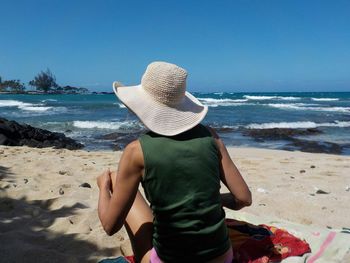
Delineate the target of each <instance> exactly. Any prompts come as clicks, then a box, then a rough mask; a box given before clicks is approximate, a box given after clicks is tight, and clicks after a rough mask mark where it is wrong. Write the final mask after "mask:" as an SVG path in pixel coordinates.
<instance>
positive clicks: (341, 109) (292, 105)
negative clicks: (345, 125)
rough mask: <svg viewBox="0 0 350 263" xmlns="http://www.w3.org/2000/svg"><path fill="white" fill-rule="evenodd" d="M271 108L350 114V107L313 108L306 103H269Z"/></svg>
mask: <svg viewBox="0 0 350 263" xmlns="http://www.w3.org/2000/svg"><path fill="white" fill-rule="evenodd" d="M267 105H268V106H270V107H274V108H279V109H292V110H312V111H331V112H345V113H350V107H312V106H311V105H315V104H305V103H284V104H283V103H269V104H267ZM305 106H309V107H305Z"/></svg>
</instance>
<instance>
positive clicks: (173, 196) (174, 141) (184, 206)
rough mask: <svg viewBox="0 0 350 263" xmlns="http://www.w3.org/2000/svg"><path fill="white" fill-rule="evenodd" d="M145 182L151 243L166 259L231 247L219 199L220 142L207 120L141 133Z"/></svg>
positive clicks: (203, 257)
mask: <svg viewBox="0 0 350 263" xmlns="http://www.w3.org/2000/svg"><path fill="white" fill-rule="evenodd" d="M139 140H140V143H141V147H142V151H143V156H144V162H145V172H144V176H143V179H142V186H143V188H144V191H145V195H146V198H147V200H148V201H149V202H150V206H151V209H152V211H153V215H154V221H153V225H154V231H153V246H154V248H155V250H156V251H157V254H158V256H159V257H160V258H161V259H162V260H163V261H164V262H167V263H168V262H206V261H208V260H211V259H213V258H215V257H218V256H220V255H222V254H223V253H225V252H226V251H227V250H228V249H229V247H230V245H231V244H230V241H229V236H228V231H227V228H226V225H225V222H224V220H225V213H224V210H223V209H222V207H221V202H220V192H219V190H220V168H219V155H218V149H217V146H216V142H215V140H214V139H213V137H212V136H211V133H210V132H209V131H208V130H207V128H205V127H204V126H203V125H197V126H196V127H194V128H192V129H191V130H189V131H187V132H184V133H182V134H179V135H176V136H172V137H166V136H162V135H158V134H155V133H152V132H149V133H147V134H145V135H142V136H141V137H140V139H139Z"/></svg>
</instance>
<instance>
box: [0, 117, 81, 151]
mask: <svg viewBox="0 0 350 263" xmlns="http://www.w3.org/2000/svg"><path fill="white" fill-rule="evenodd" d="M0 145H7V146H23V145H26V146H29V147H36V148H44V147H53V148H55V149H60V148H66V149H69V150H76V149H81V148H83V147H84V145H82V144H80V143H78V142H76V141H75V140H73V139H71V138H68V137H66V136H65V135H64V134H63V133H57V132H50V131H47V130H43V129H39V128H35V127H32V126H30V125H27V124H19V123H17V122H15V121H9V120H7V119H4V118H0Z"/></svg>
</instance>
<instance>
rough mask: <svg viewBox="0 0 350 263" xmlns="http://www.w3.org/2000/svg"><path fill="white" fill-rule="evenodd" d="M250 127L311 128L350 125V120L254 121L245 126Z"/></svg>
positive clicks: (344, 126)
mask: <svg viewBox="0 0 350 263" xmlns="http://www.w3.org/2000/svg"><path fill="white" fill-rule="evenodd" d="M245 127H246V128H248V129H273V128H293V129H301V128H304V129H309V128H317V127H341V128H346V127H350V121H334V122H324V123H316V122H312V121H297V122H268V123H261V124H259V123H252V124H249V125H246V126H245Z"/></svg>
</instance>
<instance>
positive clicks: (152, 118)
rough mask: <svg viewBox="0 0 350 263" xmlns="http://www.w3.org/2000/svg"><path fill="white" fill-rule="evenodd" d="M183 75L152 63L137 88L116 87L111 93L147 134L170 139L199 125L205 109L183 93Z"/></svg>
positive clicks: (180, 70)
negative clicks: (132, 114) (150, 133)
mask: <svg viewBox="0 0 350 263" xmlns="http://www.w3.org/2000/svg"><path fill="white" fill-rule="evenodd" d="M186 78H187V72H186V70H184V69H183V68H180V67H178V66H176V65H174V64H170V63H166V62H153V63H151V64H149V65H148V67H147V69H146V71H145V73H144V74H143V76H142V80H141V84H140V85H137V86H129V87H126V86H124V87H123V86H122V87H121V86H120V84H119V83H118V82H114V83H113V90H114V92H115V94H116V95H117V97H118V98H119V99H120V101H121V102H123V103H124V104H125V105H126V106H127V107H128V108H129V109H130V110H131V111H133V112H134V113H135V114H136V115H137V117H138V118H139V119H140V120H141V121H142V122H143V124H144V125H145V126H146V127H147V128H148V129H150V130H151V131H153V132H155V133H158V134H161V135H166V136H173V135H177V134H179V133H182V132H184V131H187V130H189V129H191V128H193V127H194V126H196V125H197V124H198V123H200V122H201V121H202V120H203V118H204V117H205V115H206V114H207V111H208V107H207V106H204V105H202V104H201V103H200V102H199V101H198V100H197V99H196V98H195V97H194V96H193V95H191V94H190V93H189V92H187V91H186Z"/></svg>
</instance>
